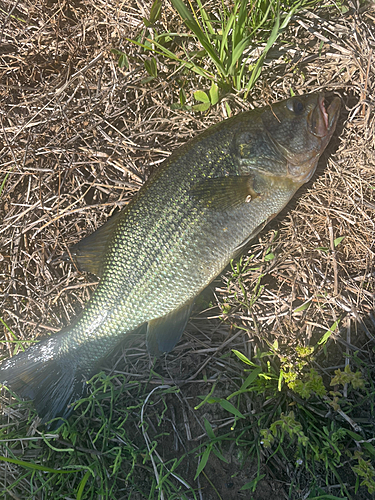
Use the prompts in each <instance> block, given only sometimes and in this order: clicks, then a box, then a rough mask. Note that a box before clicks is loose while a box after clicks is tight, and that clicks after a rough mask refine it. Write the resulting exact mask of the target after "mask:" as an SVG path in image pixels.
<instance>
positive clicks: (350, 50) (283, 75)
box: [0, 0, 375, 500]
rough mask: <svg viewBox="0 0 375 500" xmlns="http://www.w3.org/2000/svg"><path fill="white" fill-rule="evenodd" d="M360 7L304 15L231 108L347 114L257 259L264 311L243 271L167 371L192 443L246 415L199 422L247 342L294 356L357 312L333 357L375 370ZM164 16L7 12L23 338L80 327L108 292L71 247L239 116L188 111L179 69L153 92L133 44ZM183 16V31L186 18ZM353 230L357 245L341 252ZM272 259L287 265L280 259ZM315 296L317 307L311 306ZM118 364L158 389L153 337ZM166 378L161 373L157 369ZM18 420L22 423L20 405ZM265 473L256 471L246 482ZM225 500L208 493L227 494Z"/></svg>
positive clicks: (3, 109)
mask: <svg viewBox="0 0 375 500" xmlns="http://www.w3.org/2000/svg"><path fill="white" fill-rule="evenodd" d="M349 6H350V11H349V12H347V13H345V14H342V15H341V16H340V15H338V14H337V11H335V14H334V17H332V18H331V20H330V21H327V20H323V19H321V18H319V17H317V15H315V14H312V13H310V14H306V16H304V18H303V19H302V18H296V19H295V21H294V22H293V24H292V26H291V27H290V29H289V30H288V32H287V33H286V34H285V35H284V39H285V40H289V42H288V43H285V44H284V45H283V46H282V47H280V48H278V49H277V50H276V49H275V50H273V51H271V53H270V54H269V58H268V60H267V62H266V68H265V69H264V71H263V73H262V77H261V78H260V80H259V81H258V82H257V85H256V88H255V89H254V91H253V92H252V93H251V95H250V101H249V103H246V104H245V103H244V102H243V101H242V100H241V98H240V97H241V96H233V95H228V96H226V97H225V99H224V101H225V100H227V101H228V102H229V104H230V107H231V109H232V111H233V112H239V111H241V110H243V109H245V108H246V109H247V108H249V107H253V106H258V105H262V104H264V103H267V102H271V101H274V100H278V99H281V98H285V97H287V96H288V95H290V89H293V91H294V92H296V93H307V92H311V91H314V90H321V89H322V90H326V91H328V92H334V93H335V94H338V95H340V96H341V97H342V101H343V110H342V114H341V117H340V121H339V125H338V129H337V133H336V134H335V137H334V138H333V140H332V142H331V144H330V146H329V148H328V149H327V151H326V153H325V154H324V157H323V158H322V160H321V162H320V164H319V168H318V171H317V174H316V175H315V176H314V178H313V180H312V181H311V182H310V183H309V184H308V185H307V186H306V187H305V188H303V189H302V190H301V191H300V192H299V194H298V195H297V197H296V199H295V200H294V201H293V202H292V203H291V205H290V206H289V207H288V209H287V210H285V211H284V212H283V213H282V214H281V215H280V216H279V217H278V218H277V219H276V220H275V221H274V222H273V223H272V225H271V226H270V227H269V228H268V229H267V230H266V231H264V232H263V233H262V234H261V235H260V236H259V239H258V240H257V241H256V242H255V243H254V245H253V247H252V248H251V250H250V252H249V255H250V254H254V255H255V258H254V259H252V261H251V262H252V263H251V268H250V267H249V268H247V270H246V271H245V272H244V274H243V276H242V282H243V283H244V286H245V289H246V292H247V294H248V297H249V296H251V293H252V290H253V288H254V285H255V283H256V282H257V280H258V278H259V276H260V274H262V275H263V274H264V275H265V276H264V277H263V278H262V284H263V285H264V288H263V290H262V292H261V294H260V296H259V297H258V299H257V301H256V302H255V304H254V305H253V307H252V308H251V310H250V309H249V308H248V307H246V300H245V299H246V298H245V297H243V291H242V289H241V287H240V286H239V283H238V281H237V280H232V273H231V272H230V271H228V272H227V273H226V274H225V276H224V281H223V280H222V279H219V280H217V281H215V284H214V285H215V286H214V293H215V295H216V297H217V298H218V302H219V304H222V303H226V304H229V305H230V306H231V307H232V309H231V313H230V314H229V315H228V316H224V318H225V320H226V321H225V322H224V323H223V322H222V321H221V320H222V318H223V315H222V314H221V310H220V308H218V307H217V305H216V304H214V306H213V307H212V308H211V309H208V310H206V311H203V313H201V314H200V315H199V316H197V315H196V316H195V317H194V318H193V319H192V321H191V322H190V324H189V328H188V333H187V334H186V335H185V336H184V338H183V339H182V341H181V342H180V344H179V345H178V346H177V348H176V349H175V350H174V352H172V353H171V354H169V355H168V356H167V357H166V359H163V360H160V361H159V362H158V364H157V366H156V368H155V370H156V371H157V372H158V373H160V374H162V375H163V377H164V378H163V382H164V384H172V385H175V384H176V383H178V384H180V385H181V395H180V396H179V398H180V399H179V402H177V403H176V404H178V408H179V410H178V411H177V415H175V416H174V417H173V416H171V417H170V418H171V420H172V421H173V419H174V421H173V426H175V427H179V426H180V427H181V428H183V429H184V430H183V431H181V434H180V435H181V436H182V438H181V439H182V441H183V443H184V444H183V446H186V447H188V448H190V449H191V447H194V446H195V444H196V443H197V442H199V439H200V438H201V437H202V436H204V435H205V430H204V428H203V427H202V418H203V416H206V417H207V418H208V419H209V420H210V421H211V422H212V421H214V420H215V418H217V420H218V421H217V424H218V426H224V427H225V426H229V425H231V423H232V422H233V419H232V420H230V419H228V420H227V421H224V420H221V419H222V415H219V416H217V415H215V413H212V414H209V412H208V413H207V411H206V410H205V409H204V411H203V410H202V412H201V413H199V414H198V415H199V419H200V420H199V422H198V423H197V417H196V416H195V415H193V413H194V411H192V408H193V407H194V406H195V405H196V404H197V402H199V400H198V399H197V395H198V394H207V393H208V391H209V389H208V388H207V384H208V385H209V388H211V384H212V381H216V380H218V379H220V384H219V385H218V391H219V393H220V392H221V393H222V394H223V395H225V394H229V393H230V391H233V390H234V389H233V382H234V380H236V377H237V380H238V378H239V376H238V371H237V372H236V371H235V370H234V368H233V363H231V361H229V360H228V359H226V360H222V359H220V356H221V355H222V354H224V353H226V352H229V351H230V349H238V350H240V351H242V352H244V353H245V354H246V355H248V356H249V357H250V356H251V354H252V352H253V349H259V348H262V347H264V346H266V345H267V344H266V342H267V341H268V342H272V341H273V340H274V339H275V337H276V338H278V339H279V344H280V345H284V346H285V347H288V346H289V347H290V346H294V345H296V344H299V345H301V344H302V345H303V344H309V343H311V344H314V343H315V342H316V340H317V339H318V338H319V337H320V336H321V335H322V333H324V332H325V331H326V330H327V329H329V328H330V327H331V326H332V324H333V323H335V321H337V320H338V319H340V321H341V323H340V325H341V327H342V328H340V329H338V330H337V331H336V333H335V336H334V340H333V342H331V344H330V346H329V347H330V350H331V355H330V357H327V358H326V359H324V360H323V359H322V360H320V361H319V360H318V361H319V362H320V364H321V367H322V369H323V368H324V369H325V370H329V369H330V368H332V366H333V365H336V364H337V365H340V366H341V365H342V364H343V363H344V361H343V353H344V352H346V353H353V352H355V351H359V352H360V353H362V355H363V358H364V359H366V360H367V362H368V363H373V362H374V355H373V345H374V344H373V341H374V331H375V319H374V316H373V311H374V292H375V290H374V284H375V283H374V240H375V226H374V209H375V184H374V169H375V154H374V151H375V139H374V137H375V135H374V128H375V113H374V109H375V99H374V93H375V70H374V68H375V29H374V19H375V11H374V10H373V9H372V8H371V7H370V6H367V7H364V8H363V9H362V10H356V9H354V8H352V4H351V3H350V4H349ZM149 7H150V5H143V4H142V5H141V4H140V3H139V2H137V1H134V2H132V1H131V0H126V1H125V2H122V3H120V2H110V1H108V0H95V1H89V0H82V1H78V0H76V1H73V0H61V1H57V2H55V1H53V0H50V1H48V2H42V1H39V0H37V1H36V2H34V1H31V0H20V1H19V2H16V3H14V2H8V1H2V2H1V3H0V16H1V19H2V21H1V28H0V72H1V73H0V75H1V76H0V136H1V142H0V183H1V182H3V188H2V192H1V196H0V221H1V224H0V259H1V260H0V283H1V290H0V303H1V309H0V310H1V317H2V319H3V320H4V322H5V323H6V324H7V326H8V328H9V329H10V330H11V331H12V332H14V334H15V335H16V337H17V339H19V340H30V339H38V338H41V337H42V336H44V335H45V333H46V332H48V331H49V332H50V331H57V330H59V329H60V328H61V327H63V326H66V325H68V324H69V323H70V322H71V321H72V319H73V318H74V317H75V316H76V315H77V314H78V313H79V312H80V311H81V310H82V308H83V307H84V305H85V303H86V302H87V300H88V299H89V297H90V295H91V293H92V291H93V290H94V288H95V286H94V285H95V282H94V278H93V277H90V276H87V275H82V274H80V273H79V272H78V271H76V270H75V269H74V268H73V267H72V266H70V265H69V264H67V263H64V262H61V260H60V259H61V256H62V254H63V253H64V252H65V251H66V250H67V249H68V248H69V247H70V246H71V245H72V244H74V243H76V242H77V241H78V240H79V239H80V238H82V237H83V236H85V235H87V234H90V233H91V232H93V231H94V230H95V229H96V228H98V227H99V226H100V225H101V224H102V223H103V222H104V221H105V220H106V219H107V218H108V217H109V216H110V215H111V214H112V213H113V212H115V211H116V210H118V209H120V208H121V207H123V206H124V205H125V204H126V203H127V202H128V201H129V200H130V199H131V197H132V196H133V195H134V193H136V191H137V190H138V189H139V187H140V186H141V185H142V183H143V182H144V181H145V179H146V178H147V176H148V175H149V173H150V171H151V170H153V169H154V168H155V167H157V165H158V164H159V163H160V162H161V161H163V159H164V158H166V157H167V156H168V155H169V154H170V152H171V151H172V150H173V149H175V148H176V147H178V146H179V145H181V144H183V143H185V142H186V141H187V140H188V139H189V138H190V137H192V136H194V135H196V133H197V131H199V130H203V129H206V128H207V127H208V126H210V125H211V124H213V123H216V122H218V121H219V120H221V119H223V118H225V117H226V114H227V111H226V108H225V106H224V105H219V106H217V107H216V108H212V109H210V111H209V112H208V114H207V115H203V116H202V115H200V114H192V113H189V112H185V111H180V110H175V111H173V110H172V109H171V104H172V103H175V102H178V91H179V83H178V82H177V80H176V76H175V75H174V74H173V73H172V69H174V68H173V67H167V66H165V65H163V63H162V61H160V68H159V75H160V76H159V77H158V78H156V79H155V80H153V81H151V82H149V83H146V84H145V83H142V80H143V79H144V77H145V76H147V74H146V72H145V69H144V66H143V63H142V58H144V57H145V56H144V55H142V53H141V52H140V51H139V50H138V48H137V47H135V46H133V45H131V44H130V43H128V42H126V41H125V40H126V38H127V37H135V36H136V35H137V33H138V32H139V29H140V27H141V23H142V16H145V15H147V11H148V9H149ZM171 16H172V10H171V7H170V6H169V5H168V4H167V3H166V4H165V5H164V7H163V18H162V20H161V22H162V23H163V24H164V25H165V26H169V28H170V26H171V25H170V18H171ZM173 23H174V25H175V27H174V29H179V23H178V22H177V21H176V18H174V20H173ZM112 48H119V49H121V50H124V51H125V52H126V53H127V54H128V57H129V61H130V67H129V69H126V70H125V69H119V67H118V65H117V61H116V58H115V57H114V55H113V54H112V53H111V49H112ZM202 85H203V84H202V82H200V81H199V78H198V77H193V78H191V79H190V77H188V78H186V87H185V90H186V92H187V95H188V96H189V98H190V99H191V100H192V92H193V91H194V90H197V89H198V88H202ZM275 231H277V235H276V236H275ZM338 237H344V239H343V240H342V241H341V242H340V243H339V244H338V245H337V246H335V243H334V242H335V240H336V238H338ZM269 248H271V249H272V252H273V253H274V255H275V258H274V259H272V260H270V261H267V262H265V261H264V256H265V254H266V252H267V250H268V249H269ZM322 249H323V250H322ZM245 262H246V258H245ZM254 262H259V266H260V269H258V270H256V271H255V270H254V269H253V268H254V265H253V263H254ZM226 281H227V282H228V281H230V284H229V285H228V286H227V285H226ZM210 299H211V297H210ZM241 300H242V305H241V304H240V303H239V301H241ZM307 301H310V302H311V304H312V305H311V306H310V307H309V308H307V309H305V310H303V311H297V312H295V309H296V308H298V307H299V306H300V305H301V304H303V303H305V302H307ZM244 304H245V305H244ZM197 314H198V313H197ZM207 319H208V321H207ZM228 323H230V324H231V328H229V327H228ZM238 326H241V327H242V328H243V329H238V328H237V327H238ZM1 339H2V340H3V342H2V344H1V350H2V352H1V353H0V354H1V355H2V356H3V357H7V356H8V355H10V354H11V353H12V352H13V349H14V343H12V340H13V336H12V334H11V332H10V331H9V330H8V329H7V328H5V327H4V328H3V330H2V333H1ZM4 341H6V342H4ZM116 363H117V364H116V367H115V373H121V374H123V375H124V376H125V377H130V378H131V379H132V380H139V381H140V382H144V383H147V381H148V380H149V369H150V360H149V358H148V355H147V353H146V351H145V345H144V339H143V338H133V339H131V342H130V345H129V347H128V349H127V350H125V351H124V354H123V355H122V357H121V359H118V360H117V361H116ZM116 370H117V371H116ZM203 375H204V376H205V377H206V378H202V376H203ZM207 379H208V380H211V382H207ZM150 384H151V385H152V386H157V385H159V384H160V378H158V377H157V376H154V375H151V380H150ZM215 394H217V393H215ZM171 407H173V404H172V405H171ZM250 410H251V411H253V410H254V407H252V408H250ZM172 417H173V418H172ZM8 418H9V419H10V421H11V422H12V421H13V422H14V421H17V420H18V419H20V418H22V417H21V413H20V412H16V411H13V412H12V413H10V416H9V412H8ZM150 425H154V424H153V423H152V418H150ZM171 425H172V424H171ZM134 426H135V428H136V423H134ZM140 438H142V436H140ZM168 446H169V444H168V443H167V444H166V446H165V450H164V451H165V452H166V450H167V449H168ZM180 448H181V444H180ZM169 451H170V450H169ZM176 454H177V450H176ZM280 466H281V467H282V464H281V465H280ZM211 467H212V471H214V470H215V464H212V465H211ZM266 470H267V474H268V475H267V477H266V479H265V480H264V485H263V491H264V492H266V491H267V488H268V487H269V488H270V491H271V490H272V488H273V491H272V493H270V494H272V495H273V497H274V498H275V499H277V498H280V499H281V498H287V497H286V496H285V494H284V493H283V491H284V490H283V488H282V486H281V483H278V479H279V478H278V477H273V478H272V470H271V469H266ZM284 472H285V471H284ZM284 472H283V473H284ZM13 473H14V474H15V477H16V475H17V471H13ZM8 474H9V476H8V479H9V477H11V475H12V474H11V473H10V472H9V471H8ZM207 474H209V473H208V472H207ZM231 474H233V471H232V470H230V471H227V472H225V474H224V475H225V478H226V477H230V475H231ZM251 474H252V469H251V468H250V469H249V473H248V477H241V478H240V479H241V480H242V481H243V482H246V481H248V480H250V478H251ZM285 474H286V472H285ZM284 477H285V476H284ZM240 479H237V480H236V481H237V482H236V484H235V488H234V489H233V490H232V489H231V490H228V491H227V490H225V484H226V479H224V480H223V486H222V488H223V490H222V491H221V490H220V491H221V492H222V494H223V495H224V496H223V498H228V499H230V498H241V497H240V496H234V495H240V494H239V493H238V488H239V487H240V486H241V480H240ZM267 481H268V482H267ZM237 483H238V484H237ZM8 484H9V483H8ZM206 487H207V488H209V486H208V485H206ZM220 488H221V486H220ZM206 491H210V490H206ZM223 492H224V493H223ZM232 492H233V496H232ZM209 495H211V493H209V494H208V493H207V496H206V497H204V498H205V500H209V499H211V498H217V497H214V496H209ZM212 495H213V493H212ZM225 495H226V496H225ZM228 495H229V496H228ZM264 495H266V493H264ZM38 498H39V497H38ZM124 498H125V497H124ZM134 498H136V497H134ZM139 498H142V497H139ZM243 498H245V497H243ZM254 498H266V496H264V497H256V496H254ZM267 498H268V497H267ZM358 498H359V497H358Z"/></svg>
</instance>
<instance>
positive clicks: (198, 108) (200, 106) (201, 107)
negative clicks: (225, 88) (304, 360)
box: [192, 102, 211, 111]
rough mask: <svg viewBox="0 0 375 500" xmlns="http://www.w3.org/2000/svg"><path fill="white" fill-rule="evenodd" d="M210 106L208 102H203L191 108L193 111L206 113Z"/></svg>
mask: <svg viewBox="0 0 375 500" xmlns="http://www.w3.org/2000/svg"><path fill="white" fill-rule="evenodd" d="M210 106H211V104H210V103H209V102H204V103H202V104H195V105H194V106H192V109H193V111H206V110H207V109H208V108H209V107H210Z"/></svg>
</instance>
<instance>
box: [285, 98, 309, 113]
mask: <svg viewBox="0 0 375 500" xmlns="http://www.w3.org/2000/svg"><path fill="white" fill-rule="evenodd" d="M286 107H287V108H288V109H289V111H292V112H293V113H295V114H296V115H300V114H301V113H302V112H303V110H304V109H305V106H304V105H303V102H302V101H300V100H299V99H289V100H288V101H287V103H286Z"/></svg>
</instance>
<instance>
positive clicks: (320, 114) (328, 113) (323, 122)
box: [309, 93, 341, 137]
mask: <svg viewBox="0 0 375 500" xmlns="http://www.w3.org/2000/svg"><path fill="white" fill-rule="evenodd" d="M326 105H327V100H326V99H325V98H324V94H322V93H319V94H318V104H317V105H316V106H315V108H314V109H313V110H312V111H311V113H310V116H309V121H310V130H311V133H312V134H313V135H315V136H316V137H326V136H327V135H329V134H330V132H331V131H333V130H334V129H335V126H336V122H337V119H338V116H339V111H340V106H341V100H340V99H339V98H338V97H334V98H333V100H332V102H331V104H329V106H328V108H327V107H326Z"/></svg>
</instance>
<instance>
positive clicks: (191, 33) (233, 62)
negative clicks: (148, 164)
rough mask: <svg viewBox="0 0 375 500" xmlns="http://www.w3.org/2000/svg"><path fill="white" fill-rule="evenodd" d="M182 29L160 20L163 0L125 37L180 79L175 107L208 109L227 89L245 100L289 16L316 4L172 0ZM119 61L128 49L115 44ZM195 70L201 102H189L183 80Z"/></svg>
mask: <svg viewBox="0 0 375 500" xmlns="http://www.w3.org/2000/svg"><path fill="white" fill-rule="evenodd" d="M171 3H172V5H173V7H174V9H175V10H176V11H177V12H178V14H179V16H180V17H181V19H182V22H183V24H184V28H185V30H186V31H182V32H181V31H180V30H179V31H178V32H174V31H168V30H167V31H164V30H163V28H162V27H161V26H160V24H159V23H158V21H159V19H160V17H161V14H162V8H163V7H162V2H161V0H155V1H154V3H153V4H152V7H151V10H150V15H149V18H148V19H146V18H143V23H144V28H143V29H142V30H141V32H140V34H139V35H138V37H137V38H136V39H132V40H130V39H129V40H128V41H131V42H132V43H135V44H136V45H138V46H139V47H141V48H142V49H143V50H144V52H145V54H146V55H147V54H148V53H151V54H154V55H155V56H159V57H161V61H162V62H163V64H165V65H167V67H168V69H169V71H171V73H172V74H173V75H176V74H177V75H178V76H177V77H178V78H179V80H180V81H181V83H182V86H181V89H180V91H179V103H174V109H177V108H182V109H186V110H193V111H206V110H207V109H208V108H209V107H210V106H213V105H215V104H217V103H218V102H219V100H220V98H221V97H222V96H223V95H225V94H226V93H228V92H241V93H242V94H243V96H244V98H245V99H246V97H247V95H248V93H249V92H250V90H251V89H252V88H253V87H254V84H255V82H256V81H257V79H258V78H259V76H260V74H261V71H262V66H263V63H264V61H265V59H266V57H267V55H268V52H269V51H270V49H271V48H272V47H273V46H274V45H275V43H276V41H277V40H279V39H280V36H281V34H282V33H283V31H284V30H285V29H286V27H287V26H288V24H289V22H290V20H291V19H292V16H294V15H296V14H298V13H299V12H301V11H303V10H304V9H306V8H308V7H310V8H312V7H313V6H314V5H316V4H318V2H316V1H313V0H302V1H301V0H298V1H295V0H294V1H290V0H289V1H288V0H287V1H280V0H272V1H271V2H268V1H267V2H265V1H264V0H255V1H254V2H251V3H250V4H249V2H248V1H247V0H235V2H234V4H233V5H231V6H227V5H226V4H225V3H224V2H222V4H221V5H220V6H218V5H213V4H210V3H208V4H203V3H202V2H201V1H200V0H198V2H197V4H196V6H194V5H193V4H192V3H190V4H189V7H187V6H186V5H185V3H184V2H183V1H182V0H171ZM115 53H116V54H117V55H118V56H119V60H118V62H119V65H120V66H123V65H125V64H128V63H127V62H126V61H127V59H126V54H125V53H124V52H121V51H119V50H118V49H115ZM144 64H145V69H146V71H147V73H148V74H149V76H148V77H147V79H146V80H144V83H146V82H149V81H151V80H152V79H154V78H156V77H157V74H158V69H157V66H158V64H157V59H156V58H155V57H152V56H151V57H149V58H147V59H145V61H144ZM190 72H193V73H195V74H196V75H198V76H199V77H200V82H201V83H200V85H201V86H202V87H203V89H204V90H202V89H198V90H195V91H194V98H195V100H196V101H199V104H194V105H193V106H189V105H187V104H186V101H187V97H186V93H185V90H184V86H185V85H184V83H183V81H184V79H186V78H187V79H188V78H189V73H190Z"/></svg>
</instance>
